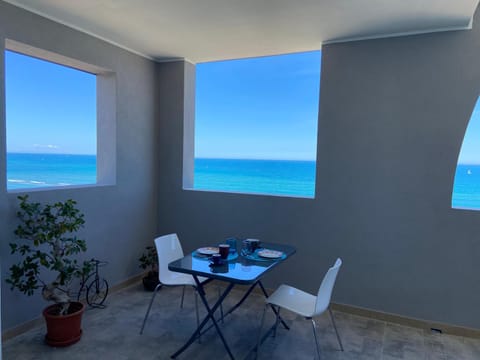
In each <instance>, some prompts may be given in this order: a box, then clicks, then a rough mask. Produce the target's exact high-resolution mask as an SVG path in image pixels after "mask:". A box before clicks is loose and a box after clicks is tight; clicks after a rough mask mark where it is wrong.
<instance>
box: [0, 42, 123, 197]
mask: <svg viewBox="0 0 480 360" xmlns="http://www.w3.org/2000/svg"><path fill="white" fill-rule="evenodd" d="M6 48H7V50H5V94H6V96H5V98H6V99H5V100H6V106H5V107H6V130H7V131H6V136H7V139H6V140H7V141H6V142H7V171H6V173H7V190H8V191H15V190H22V189H29V190H31V189H41V188H46V187H64V186H78V185H91V184H111V183H114V177H115V163H114V161H113V162H112V163H110V164H108V163H109V160H112V159H114V158H115V156H114V155H115V139H114V136H115V133H114V132H113V134H107V130H108V131H111V130H112V129H113V130H114V129H115V117H114V116H113V115H112V114H114V113H115V111H114V110H115V101H114V97H115V92H114V86H115V84H114V77H113V76H112V74H111V73H109V72H108V71H106V70H104V69H101V68H98V67H95V66H92V65H89V64H84V63H81V62H79V61H76V60H73V59H69V58H66V57H63V56H61V55H58V54H53V53H49V52H47V51H44V50H40V49H35V48H32V47H30V46H27V45H23V44H20V43H16V42H14V41H10V40H9V41H7V43H6ZM97 114H99V115H98V119H97ZM97 122H98V123H99V124H100V126H98V129H99V131H100V133H99V134H97ZM97 138H98V146H99V147H100V149H99V150H101V151H99V153H101V156H100V157H99V158H97Z"/></svg>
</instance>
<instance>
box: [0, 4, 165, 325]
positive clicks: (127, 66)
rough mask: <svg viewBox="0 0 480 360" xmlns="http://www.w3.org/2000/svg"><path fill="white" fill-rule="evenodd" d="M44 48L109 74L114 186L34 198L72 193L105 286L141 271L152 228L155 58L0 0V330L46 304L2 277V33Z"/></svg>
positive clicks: (5, 255)
mask: <svg viewBox="0 0 480 360" xmlns="http://www.w3.org/2000/svg"><path fill="white" fill-rule="evenodd" d="M6 38H9V39H12V40H16V41H19V42H23V43H26V44H29V45H32V46H35V47H38V48H42V49H46V50H49V51H52V52H55V53H59V54H61V55H64V56H67V57H71V58H74V59H77V60H80V61H83V62H86V63H90V64H93V65H96V66H100V67H104V68H107V69H110V70H112V71H114V72H115V73H116V84H117V106H116V109H113V110H114V111H115V112H116V116H117V122H116V134H114V136H116V142H117V152H116V162H117V176H116V185H114V186H99V187H87V188H79V189H64V190H54V191H42V192H34V193H32V194H31V198H32V199H34V200H38V201H48V202H50V201H58V200H65V199H68V198H73V199H75V200H77V201H78V205H79V207H80V208H81V210H83V211H84V213H85V216H86V227H85V229H84V231H83V235H84V237H85V238H86V240H87V244H88V255H87V256H88V257H97V258H100V259H103V260H107V261H109V262H110V263H109V265H108V266H107V267H105V268H103V269H102V271H104V275H105V276H106V278H107V279H108V280H109V282H110V284H111V285H115V284H118V283H119V282H121V281H123V280H125V279H127V278H129V277H131V276H133V275H135V274H138V273H139V272H140V269H139V268H138V261H137V259H138V257H139V256H140V254H141V252H142V250H143V248H144V246H146V245H147V244H150V243H151V242H152V239H153V236H154V235H155V233H156V222H157V219H158V215H157V202H158V196H157V183H156V182H157V176H158V171H157V163H158V162H157V155H156V154H157V151H156V149H157V145H156V141H157V139H156V132H157V131H158V126H157V125H156V107H155V97H156V84H155V73H156V69H155V63H153V62H151V61H149V60H146V59H144V58H142V57H139V56H137V55H133V54H131V53H129V52H127V51H124V50H121V49H119V48H117V47H114V46H112V45H109V44H107V43H105V42H102V41H100V40H98V39H95V38H93V37H91V36H88V35H85V34H82V33H80V32H78V31H75V30H72V29H70V28H68V27H65V26H63V25H60V24H57V23H54V22H52V21H49V20H46V19H44V18H41V17H39V16H36V15H33V14H31V13H29V12H26V11H23V10H21V9H19V8H16V7H13V6H11V5H8V4H6V3H4V2H1V1H0V44H1V45H0V64H2V65H1V66H0V99H1V101H0V149H1V151H0V189H1V190H0V239H1V245H0V258H1V264H2V265H1V271H2V281H1V283H2V291H1V293H2V297H3V298H2V328H3V330H7V329H8V328H11V327H12V326H14V325H18V324H19V323H22V322H24V321H27V320H30V319H32V318H35V317H37V316H39V315H40V313H41V309H42V308H43V307H45V305H46V303H45V302H44V301H43V300H41V299H40V296H39V295H38V296H34V297H32V298H28V297H26V296H24V295H23V294H21V293H19V292H18V291H14V292H12V291H10V289H9V287H8V286H7V285H6V284H5V282H4V277H5V274H6V272H7V271H8V268H9V267H10V265H11V264H12V262H13V261H14V260H15V259H13V258H12V256H11V255H10V252H9V248H8V242H10V241H12V240H13V239H14V238H13V230H14V228H15V226H16V225H15V223H16V221H15V212H16V207H17V200H16V194H8V193H6V191H5V189H6V176H5V168H6V164H5V147H6V144H5V117H4V114H5V103H4V68H3V63H4V62H3V56H4V52H3V46H4V39H6Z"/></svg>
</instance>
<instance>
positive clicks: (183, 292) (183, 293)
mask: <svg viewBox="0 0 480 360" xmlns="http://www.w3.org/2000/svg"><path fill="white" fill-rule="evenodd" d="M184 297H185V285H183V290H182V300H181V301H180V309H183V298H184Z"/></svg>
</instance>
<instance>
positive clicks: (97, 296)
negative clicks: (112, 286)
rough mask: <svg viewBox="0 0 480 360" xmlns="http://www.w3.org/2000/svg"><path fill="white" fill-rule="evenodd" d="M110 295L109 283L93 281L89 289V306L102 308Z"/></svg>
mask: <svg viewBox="0 0 480 360" xmlns="http://www.w3.org/2000/svg"><path fill="white" fill-rule="evenodd" d="M107 295H108V283H107V280H105V279H95V280H93V281H92V282H91V283H90V285H88V288H87V304H88V305H90V306H93V307H102V306H103V302H104V301H105V299H106V298H107Z"/></svg>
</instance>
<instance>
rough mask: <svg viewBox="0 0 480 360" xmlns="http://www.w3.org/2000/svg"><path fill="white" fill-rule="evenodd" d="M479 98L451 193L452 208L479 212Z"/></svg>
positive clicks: (463, 145) (459, 157)
mask: <svg viewBox="0 0 480 360" xmlns="http://www.w3.org/2000/svg"><path fill="white" fill-rule="evenodd" d="M479 134H480V98H479V99H478V100H477V104H476V105H475V108H474V109H473V112H472V116H471V118H470V121H469V123H468V127H467V131H466V132H465V137H464V138H463V143H462V148H461V150H460V155H459V156H458V164H457V170H456V172H455V181H454V184H453V192H452V207H453V208H458V209H474V210H480V136H479Z"/></svg>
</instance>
